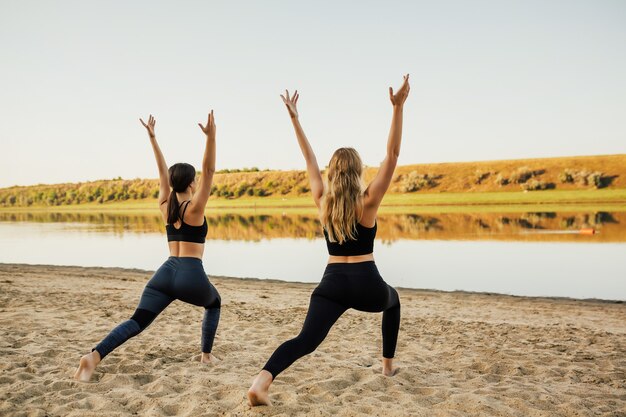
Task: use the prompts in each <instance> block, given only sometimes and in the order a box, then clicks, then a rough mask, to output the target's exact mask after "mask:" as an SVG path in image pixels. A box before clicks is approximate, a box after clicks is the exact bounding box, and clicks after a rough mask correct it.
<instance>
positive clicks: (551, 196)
mask: <svg viewBox="0 0 626 417" xmlns="http://www.w3.org/2000/svg"><path fill="white" fill-rule="evenodd" d="M156 210H157V200H156V199H143V200H127V201H121V202H119V201H116V202H110V203H103V204H99V203H85V204H75V205H61V206H51V207H47V206H39V207H37V206H31V207H4V208H0V212H39V211H46V212H111V213H113V212H115V213H124V212H135V213H136V212H154V211H156ZM578 210H596V211H598V210H602V211H626V189H604V190H564V191H558V190H552V191H542V192H484V193H430V194H387V195H386V196H385V198H384V200H383V203H382V206H381V212H383V213H404V212H415V213H417V212H424V213H426V212H439V213H451V212H463V211H465V212H468V211H472V212H522V211H578ZM207 211H208V212H211V211H233V212H237V213H242V212H264V213H279V212H289V213H306V212H315V206H314V204H313V200H312V199H311V197H310V196H309V195H305V196H286V197H242V198H237V199H223V198H216V197H211V198H210V199H209V203H208V205H207Z"/></svg>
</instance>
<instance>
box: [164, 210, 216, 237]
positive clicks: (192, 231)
mask: <svg viewBox="0 0 626 417" xmlns="http://www.w3.org/2000/svg"><path fill="white" fill-rule="evenodd" d="M190 202H191V200H189V201H187V204H186V205H185V208H184V209H183V214H182V216H180V227H179V228H178V229H177V228H175V227H174V225H173V224H166V225H165V231H166V232H167V241H168V242H193V243H204V242H205V240H206V234H207V231H208V229H209V227H208V225H207V223H206V217H205V218H204V223H202V225H200V226H192V225H190V224H187V223H185V221H184V220H183V219H184V218H185V211H187V207H188V206H189V203H190Z"/></svg>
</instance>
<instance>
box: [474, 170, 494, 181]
mask: <svg viewBox="0 0 626 417" xmlns="http://www.w3.org/2000/svg"><path fill="white" fill-rule="evenodd" d="M489 175H491V172H489V171H487V172H483V171H481V170H477V171H476V172H475V173H474V184H482V182H483V181H484V180H486V179H487V178H488V177H489Z"/></svg>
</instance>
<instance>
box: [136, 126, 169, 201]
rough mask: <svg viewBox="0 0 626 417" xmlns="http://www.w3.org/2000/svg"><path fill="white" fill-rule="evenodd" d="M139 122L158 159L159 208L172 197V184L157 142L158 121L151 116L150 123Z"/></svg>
mask: <svg viewBox="0 0 626 417" xmlns="http://www.w3.org/2000/svg"><path fill="white" fill-rule="evenodd" d="M139 121H140V122H141V124H142V125H143V127H145V128H146V130H147V131H148V136H150V143H151V144H152V150H153V151H154V157H155V159H156V163H157V166H158V167H159V207H161V204H163V203H165V202H166V201H167V199H168V198H169V197H170V182H169V176H168V172H167V164H166V163H165V158H164V157H163V153H162V152H161V148H159V144H158V143H157V141H156V135H155V134H154V125H155V124H156V119H155V118H154V117H152V115H150V117H149V118H148V123H146V122H144V121H143V120H142V119H139Z"/></svg>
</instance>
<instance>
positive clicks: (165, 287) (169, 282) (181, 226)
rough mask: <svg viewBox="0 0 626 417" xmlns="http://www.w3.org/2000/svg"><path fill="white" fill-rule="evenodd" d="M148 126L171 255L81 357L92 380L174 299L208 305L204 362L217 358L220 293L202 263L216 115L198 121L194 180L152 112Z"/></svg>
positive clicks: (79, 373)
mask: <svg viewBox="0 0 626 417" xmlns="http://www.w3.org/2000/svg"><path fill="white" fill-rule="evenodd" d="M139 120H140V121H141V124H143V126H144V127H145V128H146V130H147V131H148V135H149V136H150V143H151V144H152V149H153V151H154V156H155V158H156V161H157V165H158V167H159V182H160V190H159V209H160V210H161V215H162V217H163V220H164V221H165V224H166V226H165V229H166V231H167V241H168V246H169V251H170V257H169V258H168V259H167V261H165V263H164V264H163V265H161V267H160V268H159V269H158V270H157V271H156V272H155V274H154V275H153V276H152V278H151V279H150V281H148V283H147V284H146V286H145V288H144V290H143V293H142V294H141V298H140V299H139V305H138V306H137V309H136V310H135V312H134V314H133V315H132V316H131V317H130V319H129V320H126V321H124V322H123V323H121V324H119V325H118V326H117V327H116V328H114V329H113V330H112V331H111V332H110V333H109V334H108V336H106V337H105V338H104V339H103V340H102V341H101V342H100V343H99V344H98V345H97V346H96V347H95V348H94V349H92V351H91V353H89V354H87V355H85V356H83V357H82V358H81V360H80V365H79V367H78V369H77V370H76V373H75V375H74V378H75V379H77V380H79V381H84V382H86V381H89V380H90V378H91V375H92V374H93V372H94V370H95V369H96V366H98V363H100V361H101V360H102V359H104V357H105V356H106V355H108V354H109V353H111V352H112V351H113V350H114V349H115V348H117V347H118V346H120V345H121V344H122V343H124V342H126V341H127V340H128V339H130V338H131V337H133V336H136V335H138V334H139V333H141V332H142V331H143V330H144V329H145V328H146V327H148V325H149V324H150V323H151V322H152V321H153V320H154V319H155V318H156V316H158V315H159V313H161V312H162V311H163V310H165V308H166V307H167V306H168V305H169V304H170V303H171V302H172V301H174V300H181V301H184V302H186V303H190V304H193V305H196V306H200V307H204V309H205V310H204V319H203V321H202V346H201V347H202V354H201V356H200V361H201V362H203V363H210V362H216V361H217V358H215V356H213V355H212V354H211V349H212V347H213V339H214V338H215V332H216V330H217V325H218V322H219V319H220V302H221V301H220V296H219V294H218V292H217V290H216V289H215V287H214V286H213V285H212V284H211V283H210V282H209V280H208V278H207V274H206V272H204V268H203V266H202V255H203V253H204V241H205V238H206V234H207V222H206V218H205V217H204V208H205V206H206V203H207V200H208V199H209V195H210V192H211V182H212V181H213V173H214V172H215V120H214V118H213V111H212V110H211V113H209V117H208V121H207V124H206V126H202V124H200V123H198V125H199V126H200V129H202V132H203V133H204V134H205V135H206V148H205V151H204V158H203V161H202V174H201V175H200V180H199V182H198V183H196V170H195V168H194V167H193V166H191V165H189V164H185V163H179V164H175V165H172V166H171V167H170V168H169V170H168V168H167V164H166V163H165V158H164V157H163V154H162V153H161V149H160V148H159V145H158V143H157V141H156V136H155V134H154V126H155V123H156V120H155V119H154V117H152V115H150V118H149V119H148V123H145V122H144V121H143V120H141V119H139Z"/></svg>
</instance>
